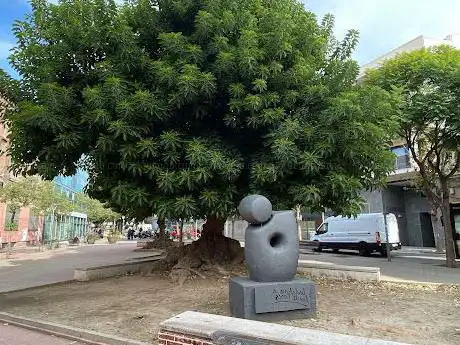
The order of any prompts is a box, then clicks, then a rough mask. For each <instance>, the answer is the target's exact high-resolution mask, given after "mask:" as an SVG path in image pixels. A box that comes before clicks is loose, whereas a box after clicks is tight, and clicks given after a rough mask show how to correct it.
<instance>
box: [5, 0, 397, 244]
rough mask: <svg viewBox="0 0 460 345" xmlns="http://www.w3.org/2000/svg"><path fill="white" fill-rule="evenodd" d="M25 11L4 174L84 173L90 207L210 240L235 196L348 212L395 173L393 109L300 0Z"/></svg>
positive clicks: (79, 4) (329, 26)
mask: <svg viewBox="0 0 460 345" xmlns="http://www.w3.org/2000/svg"><path fill="white" fill-rule="evenodd" d="M31 3H32V8H33V11H32V13H31V14H30V15H29V16H28V17H27V18H26V19H25V20H23V21H18V22H17V23H16V24H15V25H14V33H15V35H16V38H17V45H16V47H15V48H14V51H13V54H12V55H11V62H12V64H13V66H14V67H15V68H16V70H17V71H18V72H19V73H20V75H21V78H22V96H23V97H24V99H22V100H19V101H18V102H17V107H16V111H15V112H9V113H8V115H7V122H8V124H9V126H10V128H11V130H12V134H11V151H10V152H11V155H12V157H13V159H14V164H15V165H14V167H15V169H16V170H18V171H27V172H28V173H31V174H35V173H38V174H40V175H42V176H45V177H46V178H51V177H53V176H55V175H56V174H58V173H64V174H71V173H73V172H74V171H75V169H76V166H77V165H78V164H83V165H84V166H85V167H86V168H87V169H88V170H89V172H90V182H89V187H88V192H89V194H90V195H91V196H92V197H95V198H97V199H99V200H102V201H108V202H110V204H111V206H117V207H118V209H119V210H121V211H123V212H124V213H132V214H133V215H137V216H138V217H139V218H142V217H145V216H150V215H151V214H153V213H155V214H158V215H159V216H160V217H165V216H169V217H176V218H183V219H186V218H189V217H205V218H206V219H207V220H208V223H207V226H206V231H205V233H206V232H208V233H211V232H214V233H215V234H216V233H221V232H222V227H223V221H224V219H225V217H226V216H227V215H229V214H231V213H232V212H234V211H235V208H236V205H237V203H238V201H239V200H240V199H241V198H242V197H243V196H244V195H246V194H248V193H262V194H265V195H267V196H268V197H269V198H270V199H271V200H272V201H273V203H274V204H275V206H276V207H285V208H293V207H294V206H295V205H296V204H302V205H304V206H307V207H309V208H310V209H312V210H317V209H323V208H330V209H333V210H335V211H337V212H339V213H342V214H353V213H356V212H358V211H359V210H360V201H361V200H360V197H359V191H360V190H361V189H362V188H372V187H375V186H377V185H379V184H380V183H381V182H382V181H383V179H384V177H385V176H386V174H387V173H388V172H389V171H390V170H391V168H392V166H393V156H392V154H391V153H390V152H388V151H387V150H386V148H387V144H388V141H389V139H390V137H389V133H391V131H388V130H387V128H389V127H391V126H392V125H393V119H392V118H391V117H390V116H387V114H388V113H391V111H390V109H391V108H392V106H393V105H392V99H391V97H390V95H389V94H388V93H387V92H385V91H383V90H381V89H379V88H375V87H360V86H355V80H356V76H357V72H358V66H357V64H356V62H355V61H353V60H352V59H351V58H350V56H351V54H352V52H353V49H354V47H355V45H356V44H357V40H358V38H357V36H358V34H357V32H356V31H350V32H349V33H348V34H347V35H346V37H345V38H344V40H343V41H337V40H336V39H335V38H334V37H333V34H332V32H333V17H332V16H326V17H325V18H324V19H323V20H322V21H321V22H318V21H317V18H316V17H315V15H314V14H313V13H311V12H309V11H307V10H306V9H305V8H304V7H303V5H302V4H301V3H300V2H299V1H296V0H201V1H196V0H174V1H173V0H158V1H154V0H137V1H135V0H131V1H127V2H126V4H125V5H124V6H120V7H117V5H116V4H115V3H114V1H111V0H86V1H81V0H62V1H60V2H59V5H51V4H48V3H47V2H46V1H44V0H33V1H31ZM82 156H83V157H84V159H83V160H81V157H82ZM205 237H206V236H204V234H203V237H202V239H203V238H205Z"/></svg>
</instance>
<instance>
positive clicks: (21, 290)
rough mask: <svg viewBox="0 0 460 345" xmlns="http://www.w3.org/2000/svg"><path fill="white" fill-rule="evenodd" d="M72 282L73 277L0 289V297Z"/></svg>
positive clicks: (73, 280)
mask: <svg viewBox="0 0 460 345" xmlns="http://www.w3.org/2000/svg"><path fill="white" fill-rule="evenodd" d="M74 282H75V279H69V280H63V281H59V282H55V283H45V284H43V285H34V286H29V287H26V288H20V289H15V290H6V291H0V297H1V296H2V295H6V294H9V293H15V292H25V291H28V290H33V289H40V288H45V287H50V286H55V285H65V284H69V283H74ZM1 315H2V313H1V312H0V316H1Z"/></svg>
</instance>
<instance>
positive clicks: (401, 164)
mask: <svg viewBox="0 0 460 345" xmlns="http://www.w3.org/2000/svg"><path fill="white" fill-rule="evenodd" d="M391 152H393V153H394V154H395V155H396V162H395V169H396V170H398V169H407V168H410V167H411V164H410V157H409V150H408V149H407V148H406V147H404V146H395V147H392V148H391Z"/></svg>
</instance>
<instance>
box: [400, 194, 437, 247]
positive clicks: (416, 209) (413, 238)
mask: <svg viewBox="0 0 460 345" xmlns="http://www.w3.org/2000/svg"><path fill="white" fill-rule="evenodd" d="M404 202H405V209H406V223H407V233H408V234H409V238H408V245H409V246H416V247H421V246H423V238H422V230H421V224H420V213H422V212H431V208H430V205H429V203H428V200H427V199H426V198H424V197H421V196H420V193H416V192H415V191H412V190H408V191H406V192H405V193H404Z"/></svg>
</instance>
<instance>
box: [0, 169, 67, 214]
mask: <svg viewBox="0 0 460 345" xmlns="http://www.w3.org/2000/svg"><path fill="white" fill-rule="evenodd" d="M0 200H1V201H2V202H4V203H6V204H8V207H9V209H10V211H12V213H16V212H18V211H19V210H20V209H21V207H29V208H30V210H31V211H32V213H34V214H36V215H38V214H42V213H44V214H51V213H54V214H67V213H70V212H71V211H72V210H73V207H72V203H71V202H70V200H69V199H68V198H67V196H66V195H65V194H64V193H62V192H61V191H59V190H57V189H56V188H55V186H54V185H53V183H52V182H51V181H42V180H41V179H40V178H39V177H37V176H28V177H26V178H19V179H18V180H16V181H13V182H9V183H8V184H6V185H5V186H4V187H3V188H1V189H0Z"/></svg>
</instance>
